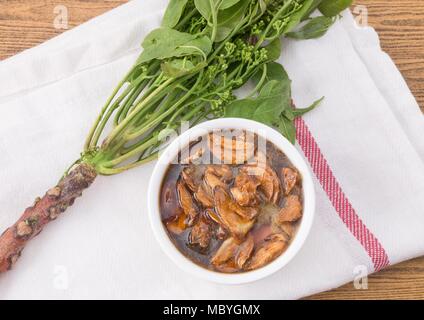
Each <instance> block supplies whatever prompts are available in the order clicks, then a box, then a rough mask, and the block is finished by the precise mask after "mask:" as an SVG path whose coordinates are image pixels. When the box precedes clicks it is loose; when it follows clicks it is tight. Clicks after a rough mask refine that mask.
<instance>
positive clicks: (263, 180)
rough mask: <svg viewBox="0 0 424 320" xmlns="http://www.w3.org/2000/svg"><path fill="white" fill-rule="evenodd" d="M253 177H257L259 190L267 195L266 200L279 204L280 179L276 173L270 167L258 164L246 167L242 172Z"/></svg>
mask: <svg viewBox="0 0 424 320" xmlns="http://www.w3.org/2000/svg"><path fill="white" fill-rule="evenodd" d="M240 171H241V172H243V173H246V174H248V175H251V176H255V177H256V178H257V179H258V180H259V182H260V186H259V188H260V189H261V190H262V192H263V193H264V195H265V198H266V199H267V200H268V201H270V202H272V203H277V202H278V200H279V198H280V179H279V178H278V176H277V174H276V173H275V171H274V170H273V169H272V168H271V167H270V166H268V165H266V166H265V167H263V166H261V165H257V164H248V165H245V166H244V167H243V168H241V170H240Z"/></svg>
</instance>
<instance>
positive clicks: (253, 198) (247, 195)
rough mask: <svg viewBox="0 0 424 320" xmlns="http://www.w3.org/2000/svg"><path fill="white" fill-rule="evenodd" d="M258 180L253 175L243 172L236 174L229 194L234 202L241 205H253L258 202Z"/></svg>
mask: <svg viewBox="0 0 424 320" xmlns="http://www.w3.org/2000/svg"><path fill="white" fill-rule="evenodd" d="M259 185H260V181H259V180H258V179H257V178H256V177H255V176H250V175H248V174H246V173H245V172H242V173H240V174H238V175H237V177H236V179H235V180H234V187H233V188H231V190H230V191H231V194H232V195H233V198H234V199H235V200H236V202H237V203H238V204H239V205H241V206H243V207H247V206H255V205H257V204H258V201H259V200H258V196H257V193H256V189H257V188H258V186H259Z"/></svg>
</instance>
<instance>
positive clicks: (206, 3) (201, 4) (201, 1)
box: [194, 0, 215, 21]
mask: <svg viewBox="0 0 424 320" xmlns="http://www.w3.org/2000/svg"><path fill="white" fill-rule="evenodd" d="M211 2H212V4H215V0H194V5H195V6H196V9H197V11H199V12H200V14H201V15H202V16H203V18H205V19H206V21H210V19H211V16H212V10H213V8H212V7H211Z"/></svg>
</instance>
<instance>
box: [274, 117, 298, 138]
mask: <svg viewBox="0 0 424 320" xmlns="http://www.w3.org/2000/svg"><path fill="white" fill-rule="evenodd" d="M277 127H278V130H279V131H280V132H281V134H282V135H283V136H284V137H286V138H287V140H289V141H290V142H291V143H293V144H295V143H296V127H295V125H294V122H293V121H291V120H289V119H287V118H286V117H284V116H282V117H281V118H280V121H279V122H278V124H277Z"/></svg>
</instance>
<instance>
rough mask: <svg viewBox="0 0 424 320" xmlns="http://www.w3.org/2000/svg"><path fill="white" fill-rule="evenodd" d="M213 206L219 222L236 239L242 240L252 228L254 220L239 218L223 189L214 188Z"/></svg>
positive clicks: (229, 197)
mask: <svg viewBox="0 0 424 320" xmlns="http://www.w3.org/2000/svg"><path fill="white" fill-rule="evenodd" d="M214 199H215V206H216V210H217V212H218V214H219V217H220V220H221V221H222V222H223V224H224V225H225V227H226V228H227V229H228V230H229V231H230V233H231V234H232V235H233V236H234V237H236V238H237V239H242V238H244V236H245V235H246V234H247V233H248V232H249V230H250V229H251V228H252V227H253V224H254V220H253V219H252V220H248V219H245V218H243V217H241V216H240V215H239V214H237V213H236V212H235V211H234V208H233V206H234V204H235V202H233V201H232V199H231V196H230V195H229V194H228V193H227V192H226V191H225V189H223V188H220V187H218V188H216V189H215V192H214Z"/></svg>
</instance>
